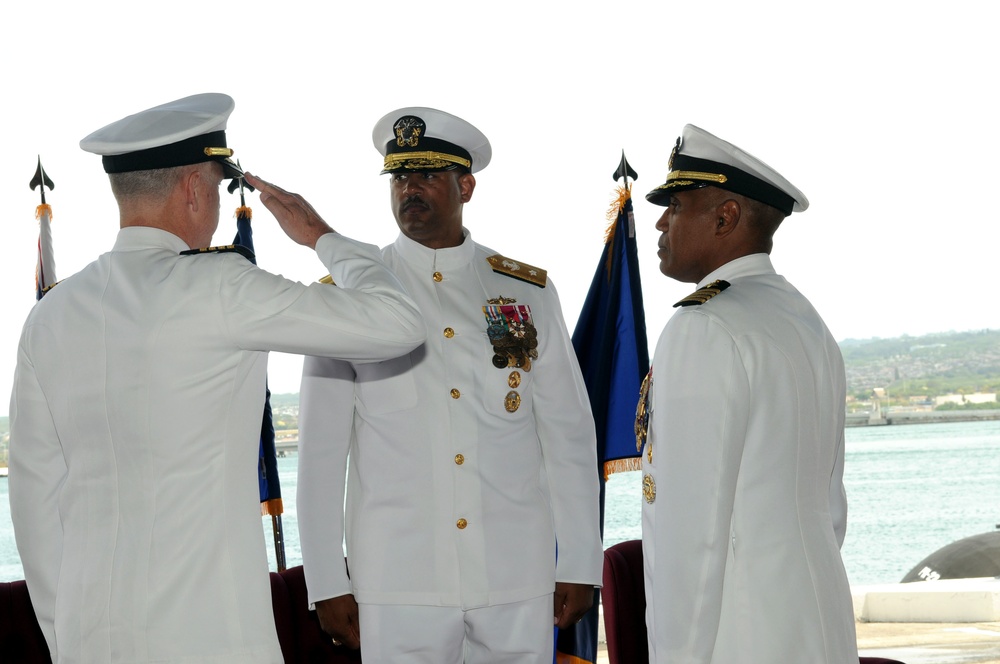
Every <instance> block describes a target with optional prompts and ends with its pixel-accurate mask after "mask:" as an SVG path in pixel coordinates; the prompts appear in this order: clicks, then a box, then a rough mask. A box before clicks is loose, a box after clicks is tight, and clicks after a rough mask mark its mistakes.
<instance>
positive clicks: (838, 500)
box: [830, 426, 847, 547]
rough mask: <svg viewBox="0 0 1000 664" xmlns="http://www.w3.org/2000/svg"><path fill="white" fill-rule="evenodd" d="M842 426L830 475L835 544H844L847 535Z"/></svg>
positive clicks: (841, 545) (831, 513)
mask: <svg viewBox="0 0 1000 664" xmlns="http://www.w3.org/2000/svg"><path fill="white" fill-rule="evenodd" d="M844 443H845V441H844V427H843V426H841V427H840V443H839V444H838V445H837V458H836V460H835V461H834V466H833V475H831V477H830V517H831V518H832V519H833V532H834V534H835V535H836V537H837V546H840V547H843V546H844V537H846V536H847V490H846V489H845V488H844Z"/></svg>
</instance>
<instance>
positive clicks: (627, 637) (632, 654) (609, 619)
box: [601, 540, 649, 664]
mask: <svg viewBox="0 0 1000 664" xmlns="http://www.w3.org/2000/svg"><path fill="white" fill-rule="evenodd" d="M601 601H602V608H603V609H604V636H605V639H606V641H607V646H608V661H609V662H610V664H649V650H648V643H647V641H646V588H645V586H644V585H643V579H642V541H641V540H628V541H625V542H621V543H619V544H615V545H614V546H612V547H609V548H608V549H605V551H604V588H603V589H602V590H601Z"/></svg>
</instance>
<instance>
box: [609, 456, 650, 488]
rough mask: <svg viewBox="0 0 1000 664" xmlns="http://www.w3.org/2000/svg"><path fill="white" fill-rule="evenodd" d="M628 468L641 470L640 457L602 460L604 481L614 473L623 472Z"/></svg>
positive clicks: (628, 469)
mask: <svg viewBox="0 0 1000 664" xmlns="http://www.w3.org/2000/svg"><path fill="white" fill-rule="evenodd" d="M630 470H642V457H629V458H627V459H615V460H613V461H605V462H604V481H605V482H607V481H608V478H609V477H610V476H611V475H613V474H614V473H624V472H627V471H630Z"/></svg>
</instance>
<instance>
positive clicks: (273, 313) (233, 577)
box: [9, 94, 425, 664]
mask: <svg viewBox="0 0 1000 664" xmlns="http://www.w3.org/2000/svg"><path fill="white" fill-rule="evenodd" d="M232 110H233V100H232V99H231V98H230V97H228V96H226V95H222V94H204V95H195V96H193V97H187V98H184V99H181V100H178V101H175V102H171V103H168V104H164V105H162V106H159V107H156V108H152V109H148V110H146V111H143V112H140V113H138V114H135V115H132V116H129V117H127V118H124V119H122V120H120V121H118V122H115V123H113V124H111V125H109V126H107V127H105V128H103V129H100V130H98V131H97V132H95V133H93V134H91V135H90V136H88V137H87V138H85V139H83V141H81V147H82V148H83V149H84V150H87V151H90V152H95V153H98V154H101V155H103V157H104V159H103V160H104V167H105V170H106V171H107V172H108V173H109V174H110V176H109V177H110V180H111V185H112V190H113V192H114V194H115V198H116V199H117V202H118V205H119V209H120V213H121V218H120V225H121V230H120V232H119V234H118V239H117V241H116V243H115V245H114V247H113V248H112V250H111V251H110V252H108V253H106V254H104V255H102V256H101V257H99V258H98V259H97V260H96V261H94V262H93V263H91V264H90V265H88V266H86V267H85V268H83V269H82V270H81V271H80V272H79V273H77V274H75V275H73V276H71V277H69V278H67V279H65V280H63V281H62V282H60V283H59V284H57V285H56V286H55V287H54V288H53V289H52V290H51V291H49V293H48V294H47V295H46V296H45V297H44V298H43V299H42V300H41V301H40V302H38V304H36V305H35V307H34V309H33V310H32V311H31V313H30V315H29V316H28V319H27V321H26V323H25V325H24V331H23V334H22V336H21V341H20V345H19V347H18V356H17V372H16V376H15V379H14V390H13V395H12V397H11V405H10V425H11V434H10V479H9V481H10V503H11V517H12V519H13V523H14V531H15V536H16V540H17V546H18V551H19V553H20V556H21V561H22V563H23V566H24V573H25V578H26V580H27V583H28V590H29V591H30V593H31V600H32V604H33V605H34V609H35V613H36V615H37V618H38V622H39V624H40V626H41V628H42V632H43V634H44V635H45V639H46V642H47V643H48V646H49V650H50V652H51V655H52V660H53V662H56V663H57V664H59V663H70V662H73V663H77V662H79V663H86V664H108V663H114V662H122V663H124V662H128V663H130V664H133V663H139V662H157V663H164V662H178V663H180V662H183V663H184V664H209V663H211V664H230V663H231V664H248V663H250V664H253V663H261V664H264V663H266V664H278V663H279V662H282V661H284V660H283V658H282V653H281V650H280V648H279V645H278V639H277V634H276V631H275V626H274V618H273V614H272V609H271V594H270V582H269V580H268V568H267V557H266V554H265V547H264V538H263V536H262V532H261V522H260V505H259V496H258V488H257V473H256V467H257V455H258V443H259V436H260V423H261V417H262V413H263V406H264V392H265V384H264V383H265V372H266V368H267V351H269V350H277V351H283V352H289V353H310V354H313V355H322V356H334V357H341V358H345V359H349V360H351V361H354V362H359V363H360V362H365V361H376V360H384V359H386V358H389V357H394V356H397V355H400V354H403V353H407V352H409V351H410V350H412V349H413V348H414V347H415V346H417V345H418V344H420V343H421V342H422V341H423V340H424V338H425V333H424V327H423V324H422V322H421V320H420V316H419V312H418V311H417V309H416V307H415V306H414V304H413V301H412V300H411V299H410V298H409V297H408V296H406V295H405V294H404V292H403V291H402V288H401V286H400V284H399V281H398V280H397V279H396V278H395V277H394V276H393V275H392V273H391V272H390V271H389V270H388V269H387V268H386V267H385V265H384V264H383V262H382V260H381V258H380V257H379V254H378V249H377V248H376V247H373V246H370V245H365V244H361V243H358V242H355V241H353V240H350V239H348V238H346V237H343V236H341V235H339V234H337V233H335V232H334V231H333V229H331V228H330V227H329V226H328V225H327V224H326V222H324V221H323V220H322V219H321V218H320V217H319V216H318V215H317V214H316V213H315V211H314V210H313V209H312V208H311V207H310V206H309V204H308V203H306V202H305V201H304V200H303V199H302V198H301V197H299V196H296V195H292V194H288V193H286V192H284V191H283V190H281V189H279V188H277V187H274V186H272V185H270V184H268V183H266V182H264V181H263V180H260V179H257V178H254V177H252V176H250V175H247V179H248V181H250V182H251V183H252V184H253V185H254V186H255V187H257V188H258V190H259V191H260V199H261V202H262V203H263V204H264V205H265V206H266V207H267V208H268V209H269V210H270V211H271V212H272V213H273V214H274V215H275V217H276V218H277V219H278V222H279V224H280V225H281V227H282V229H283V230H284V231H285V232H286V234H287V235H288V236H289V237H290V238H291V239H292V240H294V241H295V242H297V243H299V244H302V245H305V246H308V247H311V248H314V249H315V250H316V254H317V256H318V257H319V259H320V260H321V261H322V262H323V264H324V265H325V266H326V267H327V269H329V270H330V272H331V274H332V275H333V277H334V279H335V281H336V283H337V284H338V285H339V287H335V286H330V285H326V284H313V285H311V286H305V285H302V284H299V283H296V282H292V281H289V280H287V279H284V278H282V277H279V276H276V275H273V274H269V273H268V272H265V271H264V270H261V269H259V268H257V267H256V266H255V265H254V264H252V263H251V262H250V261H249V260H248V259H247V257H245V256H243V255H241V254H240V253H237V252H235V251H205V252H199V251H197V250H198V249H199V248H205V247H207V246H208V245H209V244H210V242H211V239H212V235H213V233H214V231H215V230H216V227H217V226H218V223H219V185H220V183H221V182H222V180H223V179H224V178H231V177H236V176H239V175H241V173H240V172H239V171H238V170H237V168H236V166H235V164H234V163H233V162H232V161H230V160H229V159H228V156H229V155H231V154H232V150H230V149H229V148H228V147H226V136H225V127H226V121H227V119H228V117H229V114H230V113H231V112H232Z"/></svg>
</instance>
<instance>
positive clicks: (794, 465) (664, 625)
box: [642, 254, 858, 664]
mask: <svg viewBox="0 0 1000 664" xmlns="http://www.w3.org/2000/svg"><path fill="white" fill-rule="evenodd" d="M717 279H722V280H725V281H728V282H729V283H730V284H731V286H730V287H729V288H728V289H727V290H725V291H723V292H722V293H720V294H719V295H716V296H715V297H713V298H712V299H710V300H708V301H707V302H705V303H704V304H702V305H700V306H688V307H684V308H681V309H679V310H678V311H677V312H676V313H675V314H674V315H673V317H672V318H671V319H670V321H669V322H668V323H667V325H666V327H665V328H664V330H663V333H662V334H661V336H660V339H659V342H658V343H657V346H656V353H655V355H654V358H653V369H652V371H653V374H652V386H651V389H650V395H649V402H648V403H649V409H650V420H649V426H650V431H649V437H648V440H647V443H646V444H647V449H646V450H644V451H643V455H642V460H643V473H644V481H646V482H647V483H648V482H649V481H650V480H651V481H652V482H654V483H655V498H654V497H653V496H651V495H650V494H651V493H652V486H648V487H646V495H645V496H644V498H645V500H644V501H643V511H642V528H643V556H644V564H645V585H646V607H647V608H646V625H647V628H648V637H649V647H650V662H654V663H655V664H667V663H668V662H669V663H671V664H675V663H679V662H683V663H685V664H694V663H696V662H697V663H708V662H712V663H713V664H732V663H733V662H739V663H740V664H757V663H760V664H771V663H773V662H793V661H794V662H810V663H811V664H821V663H826V664H847V663H848V662H850V663H852V664H853V663H856V662H857V661H858V653H857V646H856V636H855V631H854V612H853V607H852V602H851V592H850V588H849V586H848V581H847V575H846V573H845V571H844V565H843V561H842V560H841V557H840V545H841V544H842V543H843V539H844V533H845V528H846V518H847V501H846V497H845V493H844V486H843V469H844V398H845V391H846V386H845V378H844V364H843V359H842V358H841V354H840V349H839V347H838V346H837V343H836V342H835V341H834V339H833V337H832V336H831V335H830V332H829V331H828V330H827V328H826V325H825V324H824V323H823V321H822V319H821V318H820V316H819V314H817V313H816V310H815V309H813V307H812V305H811V304H810V303H809V302H808V300H806V298H805V297H803V296H802V295H801V294H800V293H799V292H798V291H797V290H795V288H793V287H792V286H791V285H790V284H789V283H788V282H787V281H786V280H785V279H784V278H783V277H781V276H779V275H777V274H775V273H774V269H773V268H772V266H771V261H770V259H769V258H768V256H767V255H766V254H754V255H751V256H745V257H743V258H739V259H737V260H734V261H732V262H730V263H728V264H726V265H724V266H722V267H720V268H719V269H718V270H716V271H715V272H713V273H712V274H710V275H708V276H707V277H705V279H704V280H703V281H702V282H701V283H699V288H700V287H702V286H704V285H705V284H709V283H711V282H714V281H715V280H717ZM649 454H651V455H652V461H650V459H649V456H648V455H649Z"/></svg>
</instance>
